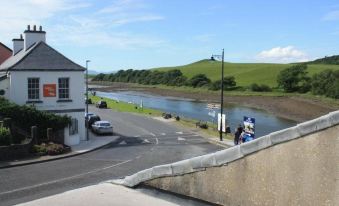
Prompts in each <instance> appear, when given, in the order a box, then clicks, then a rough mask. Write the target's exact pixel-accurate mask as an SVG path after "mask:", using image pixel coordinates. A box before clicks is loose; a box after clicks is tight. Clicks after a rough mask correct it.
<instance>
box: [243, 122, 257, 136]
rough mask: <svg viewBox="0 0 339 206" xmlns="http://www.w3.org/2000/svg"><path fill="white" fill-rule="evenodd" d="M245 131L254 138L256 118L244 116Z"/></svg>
mask: <svg viewBox="0 0 339 206" xmlns="http://www.w3.org/2000/svg"><path fill="white" fill-rule="evenodd" d="M244 132H245V133H246V135H247V136H250V137H252V138H253V139H254V134H255V119H254V118H251V117H246V116H244Z"/></svg>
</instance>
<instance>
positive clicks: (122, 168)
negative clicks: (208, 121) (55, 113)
mask: <svg viewBox="0 0 339 206" xmlns="http://www.w3.org/2000/svg"><path fill="white" fill-rule="evenodd" d="M90 112H94V113H96V114H98V115H99V116H100V117H101V118H102V119H103V120H109V121H110V122H112V124H113V126H114V133H115V134H114V135H118V136H120V137H119V138H118V139H117V140H116V141H115V142H113V143H112V144H110V145H108V146H106V147H104V148H102V149H100V150H96V151H93V152H90V153H87V154H84V155H80V156H75V157H70V158H66V159H61V160H55V161H51V162H45V163H39V164H33V165H26V166H20V167H13V168H7V169H1V170H0V205H1V206H2V205H13V204H17V203H22V202H27V201H30V200H34V199H38V198H42V197H46V196H50V195H53V194H58V193H61V192H64V191H68V190H72V189H76V188H81V187H84V186H89V185H93V184H97V183H100V182H103V181H106V180H111V179H115V178H121V177H124V176H126V175H131V174H133V173H135V172H138V171H140V170H143V169H146V168H150V167H152V166H155V165H160V164H167V163H171V162H175V161H179V160H183V159H187V158H190V157H194V156H198V155H203V154H206V153H210V152H213V151H217V150H220V149H222V148H221V147H219V146H216V145H213V144H210V143H208V142H207V141H206V140H205V139H204V138H202V137H200V136H198V135H196V134H194V133H192V132H190V131H189V130H185V129H182V128H178V127H176V126H173V125H171V124H169V123H165V122H161V121H159V120H154V119H152V118H151V117H145V116H141V115H133V114H129V113H119V112H114V111H112V110H110V109H97V108H95V107H90ZM91 135H94V134H91ZM103 138H104V136H103Z"/></svg>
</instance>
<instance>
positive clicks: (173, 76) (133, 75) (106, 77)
mask: <svg viewBox="0 0 339 206" xmlns="http://www.w3.org/2000/svg"><path fill="white" fill-rule="evenodd" d="M92 81H111V82H126V83H138V84H144V85H158V84H162V85H167V86H189V87H193V88H198V87H205V88H208V89H210V90H220V89H221V80H217V81H214V82H213V81H211V79H209V78H208V77H207V76H206V75H205V74H197V75H195V76H193V77H192V78H187V77H186V76H184V75H183V73H182V72H181V71H180V70H178V69H174V70H169V71H157V70H155V71H152V70H133V69H128V70H119V71H118V72H116V73H111V74H103V73H100V74H98V75H96V76H95V77H94V78H93V79H92ZM235 86H236V82H235V78H234V77H233V76H227V77H224V89H225V90H228V89H232V88H235Z"/></svg>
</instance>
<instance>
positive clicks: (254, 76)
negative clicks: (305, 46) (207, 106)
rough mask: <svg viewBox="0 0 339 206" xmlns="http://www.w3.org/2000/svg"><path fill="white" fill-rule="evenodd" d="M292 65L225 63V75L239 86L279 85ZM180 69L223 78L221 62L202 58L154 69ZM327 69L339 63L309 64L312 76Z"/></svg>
mask: <svg viewBox="0 0 339 206" xmlns="http://www.w3.org/2000/svg"><path fill="white" fill-rule="evenodd" d="M290 66H292V64H265V63H225V64H224V72H225V76H234V77H235V79H236V82H237V85H238V86H249V85H250V84H252V83H257V84H266V85H268V86H270V87H275V86H277V83H276V77H277V75H278V73H279V72H280V71H281V70H283V69H285V68H288V67H290ZM172 69H179V70H181V72H182V73H183V74H184V75H185V76H186V77H188V78H191V77H193V76H194V75H196V74H206V76H207V77H208V78H210V79H211V80H212V81H215V80H219V79H221V77H220V76H221V62H220V61H210V60H201V61H198V62H195V63H192V64H188V65H184V66H177V67H161V68H154V69H153V70H159V71H168V70H172ZM325 69H333V70H339V65H324V64H309V65H308V72H309V75H310V76H311V75H312V74H314V73H318V72H320V71H323V70H325Z"/></svg>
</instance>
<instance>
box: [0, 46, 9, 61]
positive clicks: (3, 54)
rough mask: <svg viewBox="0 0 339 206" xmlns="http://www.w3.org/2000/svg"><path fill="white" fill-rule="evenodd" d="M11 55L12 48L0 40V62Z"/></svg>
mask: <svg viewBox="0 0 339 206" xmlns="http://www.w3.org/2000/svg"><path fill="white" fill-rule="evenodd" d="M11 56H12V50H11V49H10V48H8V47H7V46H6V45H4V44H3V43H1V42H0V64H2V63H3V62H4V61H6V59H8V58H9V57H11Z"/></svg>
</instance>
